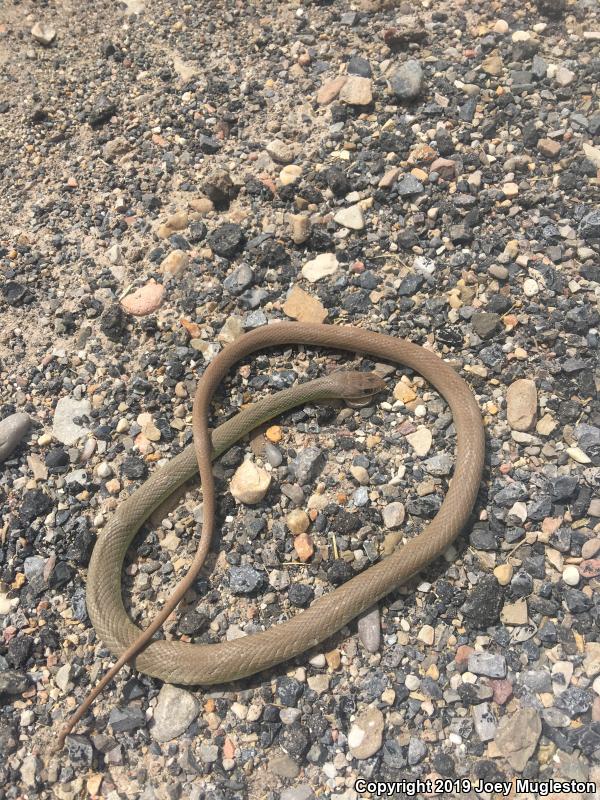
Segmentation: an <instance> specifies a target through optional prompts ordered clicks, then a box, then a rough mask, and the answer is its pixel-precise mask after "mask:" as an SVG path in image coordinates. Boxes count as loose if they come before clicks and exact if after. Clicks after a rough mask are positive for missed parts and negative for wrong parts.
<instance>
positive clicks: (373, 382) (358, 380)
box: [332, 370, 386, 401]
mask: <svg viewBox="0 0 600 800" xmlns="http://www.w3.org/2000/svg"><path fill="white" fill-rule="evenodd" d="M332 377H333V378H335V380H336V383H337V385H338V387H339V395H338V396H339V397H342V398H343V399H344V400H356V401H358V400H365V399H368V398H370V397H373V396H374V395H376V394H379V392H382V391H383V390H384V389H385V388H386V383H385V381H384V380H383V378H382V377H380V376H379V375H377V374H376V373H375V372H357V371H354V370H352V371H350V370H348V371H346V370H340V371H339V372H335V373H334V374H333V375H332Z"/></svg>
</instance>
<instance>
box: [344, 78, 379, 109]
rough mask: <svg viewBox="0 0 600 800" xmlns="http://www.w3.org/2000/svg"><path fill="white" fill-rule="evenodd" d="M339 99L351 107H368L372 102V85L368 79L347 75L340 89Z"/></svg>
mask: <svg viewBox="0 0 600 800" xmlns="http://www.w3.org/2000/svg"><path fill="white" fill-rule="evenodd" d="M339 98H340V100H341V101H342V102H343V103H347V104H348V105H351V106H368V105H370V104H371V103H372V102H373V84H372V81H371V79H370V78H361V77H360V76H359V75H348V78H347V80H346V81H345V82H344V85H343V86H342V88H341V89H340V93H339Z"/></svg>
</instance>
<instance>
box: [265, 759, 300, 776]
mask: <svg viewBox="0 0 600 800" xmlns="http://www.w3.org/2000/svg"><path fill="white" fill-rule="evenodd" d="M269 772H272V773H273V775H277V776H279V777H280V778H288V779H289V780H293V779H294V778H297V777H298V775H299V774H300V766H299V765H298V764H297V763H296V762H295V761H294V759H293V758H290V756H288V755H286V754H285V753H281V754H276V755H273V756H271V758H270V759H269Z"/></svg>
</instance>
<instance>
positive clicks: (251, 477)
mask: <svg viewBox="0 0 600 800" xmlns="http://www.w3.org/2000/svg"><path fill="white" fill-rule="evenodd" d="M270 485H271V475H270V474H269V473H268V472H266V471H265V470H264V469H262V467H258V466H257V465H256V464H255V463H254V462H253V461H243V462H242V463H241V464H240V466H239V467H238V468H237V469H236V471H235V473H234V475H233V478H232V479H231V482H230V484H229V490H230V492H231V494H232V495H233V496H234V497H235V499H236V500H237V501H238V502H239V503H246V504H247V505H256V503H260V501H261V500H262V499H263V498H264V496H265V495H266V493H267V492H268V491H269V486H270Z"/></svg>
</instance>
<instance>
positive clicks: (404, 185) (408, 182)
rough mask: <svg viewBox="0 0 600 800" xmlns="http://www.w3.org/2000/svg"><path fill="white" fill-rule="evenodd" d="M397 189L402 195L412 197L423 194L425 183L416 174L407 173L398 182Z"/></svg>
mask: <svg viewBox="0 0 600 800" xmlns="http://www.w3.org/2000/svg"><path fill="white" fill-rule="evenodd" d="M396 191H397V193H398V195H399V196H400V197H411V196H412V195H415V194H421V192H422V191H423V184H422V183H421V181H420V180H418V179H417V178H416V177H415V176H414V175H405V176H404V177H403V178H401V179H400V180H399V181H398V182H397V183H396Z"/></svg>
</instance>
